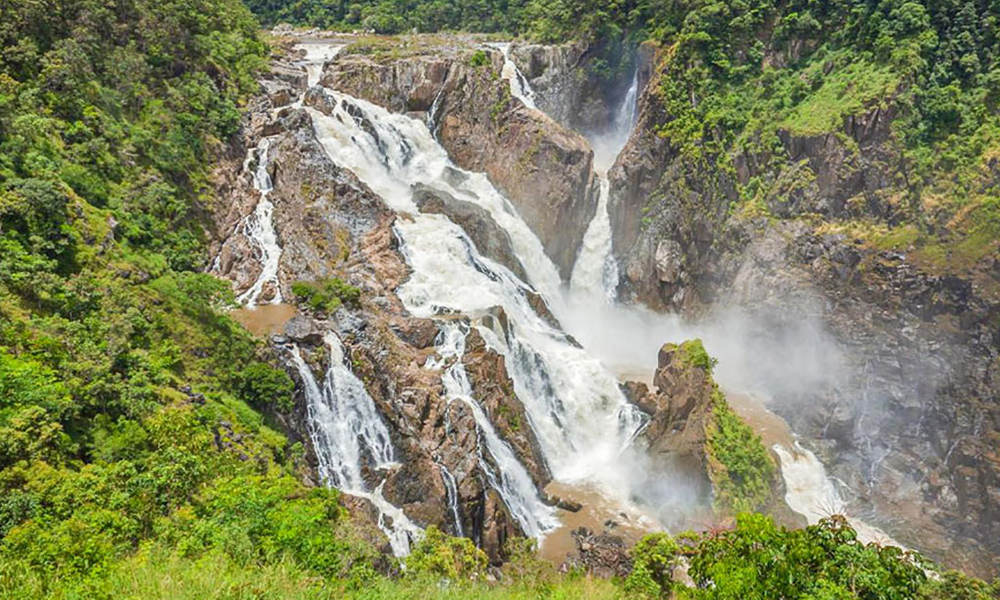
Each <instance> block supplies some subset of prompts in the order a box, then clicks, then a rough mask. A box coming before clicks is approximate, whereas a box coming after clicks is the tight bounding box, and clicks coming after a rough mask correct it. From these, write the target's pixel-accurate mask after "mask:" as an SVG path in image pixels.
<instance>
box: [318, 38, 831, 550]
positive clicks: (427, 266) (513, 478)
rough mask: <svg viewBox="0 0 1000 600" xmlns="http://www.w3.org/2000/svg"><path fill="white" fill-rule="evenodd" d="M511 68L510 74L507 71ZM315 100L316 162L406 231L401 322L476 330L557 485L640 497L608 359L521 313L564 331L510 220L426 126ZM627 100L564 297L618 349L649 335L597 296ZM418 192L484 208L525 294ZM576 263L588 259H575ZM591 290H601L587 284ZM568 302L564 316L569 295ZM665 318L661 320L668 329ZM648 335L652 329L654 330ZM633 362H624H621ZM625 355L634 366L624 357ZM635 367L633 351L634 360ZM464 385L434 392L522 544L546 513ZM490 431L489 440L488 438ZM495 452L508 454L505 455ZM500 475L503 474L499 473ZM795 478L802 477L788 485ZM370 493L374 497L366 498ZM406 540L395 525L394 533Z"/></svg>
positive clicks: (397, 516) (452, 350)
mask: <svg viewBox="0 0 1000 600" xmlns="http://www.w3.org/2000/svg"><path fill="white" fill-rule="evenodd" d="M500 49H501V50H503V52H504V57H505V71H506V78H507V79H508V81H509V82H510V84H511V92H512V94H513V95H514V96H515V97H518V98H519V99H520V100H521V101H522V102H524V103H525V105H527V106H529V107H534V106H535V104H534V98H533V95H532V94H531V90H530V86H528V85H527V81H526V80H525V79H524V78H523V75H520V72H519V71H517V70H516V66H514V65H513V63H512V62H511V61H510V56H509V46H508V47H506V48H503V47H502V46H501V47H500ZM508 62H510V63H511V64H510V65H507V64H506V63H508ZM312 73H313V71H310V78H311V81H318V75H316V76H315V77H314V76H313V75H312ZM317 73H318V71H317ZM322 93H324V94H326V96H327V100H328V104H329V106H331V107H332V109H331V110H330V111H329V112H330V114H324V113H323V112H320V111H318V110H315V109H312V108H309V109H308V110H309V113H310V115H311V117H312V120H313V125H314V128H315V130H316V133H317V137H318V139H319V140H320V142H321V144H322V145H323V147H324V149H325V150H326V152H327V154H328V155H329V156H330V158H331V159H332V160H333V161H334V162H335V163H336V164H337V165H338V166H340V167H342V168H347V169H349V170H351V171H352V172H354V173H355V174H356V175H357V176H358V177H359V178H360V179H361V180H362V181H363V182H364V183H365V184H366V185H368V187H369V188H371V189H372V190H373V191H374V192H376V193H377V194H378V195H379V196H381V197H382V198H383V200H384V201H385V202H386V203H387V205H388V206H389V207H390V208H392V209H393V210H395V211H396V212H398V213H401V214H406V215H408V216H407V218H406V219H399V220H398V221H397V224H396V226H395V233H396V235H397V237H398V239H399V241H400V250H401V252H402V253H403V254H404V256H405V258H406V260H407V263H408V264H409V266H410V267H411V269H412V274H411V276H410V279H409V280H408V281H407V282H406V283H405V284H404V285H403V286H401V287H400V288H399V290H397V293H398V295H399V297H400V299H401V300H402V301H403V303H404V305H405V306H406V308H407V309H408V310H409V312H410V313H411V314H413V315H414V316H417V317H424V318H434V317H438V316H440V315H441V314H444V313H461V314H464V315H465V316H466V317H468V318H469V319H471V320H472V322H473V323H479V324H478V325H473V326H475V327H477V329H478V331H479V332H480V333H481V334H482V336H483V338H484V339H485V340H486V342H487V344H488V345H489V347H491V348H492V349H494V350H496V351H497V352H499V353H501V354H503V355H504V357H505V359H506V365H507V369H508V373H509V375H510V377H511V379H512V380H513V381H514V387H515V392H516V394H517V396H518V398H519V399H521V401H522V403H523V405H524V407H525V410H526V414H527V417H528V421H529V423H530V425H531V427H532V430H533V431H534V432H535V434H536V437H537V438H538V440H539V443H540V446H541V449H542V452H543V455H544V457H545V459H546V461H547V463H548V464H549V466H550V468H551V470H552V472H553V475H554V476H555V478H556V479H557V480H560V481H562V482H569V483H573V482H582V481H589V482H592V483H594V484H596V485H598V486H599V487H600V488H602V489H603V490H604V491H606V492H607V494H608V496H609V497H612V498H619V499H622V500H623V501H624V502H627V501H628V499H629V498H630V497H633V496H638V497H640V498H641V497H643V493H642V492H643V490H641V489H631V488H630V483H631V482H630V475H629V473H630V471H631V470H634V469H635V468H637V467H638V468H642V467H641V466H639V465H632V464H629V462H628V461H629V460H632V459H631V458H630V456H631V454H632V453H626V452H623V449H625V448H626V447H627V446H628V444H629V443H630V441H631V440H632V439H633V437H634V436H635V435H636V434H637V432H638V431H640V430H641V428H642V427H643V426H644V423H645V420H646V417H645V415H643V414H642V413H641V412H640V411H638V410H637V409H635V407H633V406H631V405H629V404H628V403H627V402H626V401H625V399H624V397H623V396H622V394H621V391H620V390H619V388H618V383H617V380H616V378H615V377H614V376H612V375H611V374H610V373H609V372H608V371H607V370H606V369H605V368H604V366H602V364H601V361H600V360H598V359H597V358H595V355H602V356H603V355H606V354H607V352H606V351H602V352H595V353H594V354H591V353H588V351H586V350H584V349H582V348H580V347H579V346H577V345H576V344H575V343H573V341H572V340H571V339H570V338H568V337H567V335H566V334H565V333H564V332H562V331H561V330H559V329H558V328H557V327H554V326H552V325H551V324H549V323H548V322H547V321H545V320H544V319H542V318H540V317H539V315H538V314H537V313H536V312H535V311H534V310H533V309H532V308H531V305H530V303H529V301H528V299H529V297H528V294H530V293H531V292H532V291H533V290H537V291H538V292H539V293H540V294H541V295H542V296H543V297H544V298H545V300H546V301H547V302H548V303H549V304H550V305H551V306H553V308H554V310H555V312H556V314H557V315H559V316H560V318H564V315H563V314H560V313H561V312H562V311H564V310H565V309H566V305H564V304H561V302H562V301H563V300H564V298H563V297H562V295H561V281H560V279H559V276H558V272H557V270H556V268H555V266H554V265H553V264H552V263H551V261H549V259H548V258H547V257H546V255H545V253H544V252H543V250H542V246H541V244H540V242H539V241H538V239H537V237H535V235H534V234H533V233H532V232H531V230H530V229H529V228H528V227H527V225H526V224H525V223H524V222H523V220H521V218H520V217H519V216H518V214H517V212H516V210H514V209H513V207H512V206H511V204H510V203H509V202H508V201H507V200H506V199H505V198H504V197H503V196H502V195H501V194H500V193H499V192H497V190H496V189H494V188H493V186H492V185H491V184H490V182H489V181H488V180H487V179H486V177H485V176H484V175H482V174H477V173H470V172H466V171H463V170H461V169H458V168H457V167H455V166H454V165H453V164H451V162H450V160H449V159H448V156H447V153H446V151H445V150H444V149H443V148H442V147H441V146H440V145H439V144H438V143H437V141H436V140H435V139H434V136H433V135H432V133H431V131H430V129H429V128H428V123H424V122H420V121H417V120H414V119H412V118H409V117H407V116H404V115H398V114H393V113H389V112H388V111H386V110H384V109H382V108H380V107H377V106H375V105H372V104H370V103H368V102H365V101H363V100H359V99H356V98H352V97H350V96H347V95H344V94H341V93H339V92H337V91H334V90H328V89H323V90H322ZM637 95H638V78H637V77H636V78H634V79H633V83H632V86H631V87H630V89H629V91H628V93H627V94H626V95H625V100H624V102H623V105H622V107H621V109H620V110H619V112H618V115H617V116H616V118H615V119H614V127H613V128H612V129H613V131H612V132H611V133H610V134H606V135H605V136H595V137H592V141H593V143H594V147H595V151H596V157H595V167H596V168H597V169H598V172H599V176H600V177H601V178H602V179H604V181H602V182H601V183H602V188H603V189H602V196H603V198H602V199H603V202H602V203H601V207H600V210H599V211H598V215H597V216H596V217H595V223H592V224H591V231H588V234H587V237H588V238H590V237H595V238H598V240H599V241H600V243H599V244H595V245H594V247H593V248H591V249H586V248H584V249H582V250H581V257H580V259H578V261H577V271H579V275H578V274H577V273H576V272H575V273H574V278H573V286H572V287H573V288H575V289H576V290H588V289H589V290H600V291H602V292H604V294H603V296H604V298H607V299H609V300H611V302H601V303H600V305H601V307H603V308H598V309H597V310H606V311H613V314H611V313H609V314H611V316H612V317H613V318H612V321H613V322H615V323H619V322H620V323H623V324H625V325H626V326H625V328H624V329H623V330H622V331H619V332H618V334H617V336H616V337H618V338H621V337H623V336H625V337H628V336H629V335H630V334H629V333H628V332H630V331H633V330H632V328H631V326H633V325H637V326H640V327H648V323H649V321H648V318H649V317H648V315H646V313H645V312H643V311H637V310H633V309H632V307H626V306H621V305H618V304H616V303H614V302H613V296H609V295H608V294H607V290H609V289H611V288H613V287H615V286H616V284H617V274H615V273H612V275H613V277H611V276H608V274H607V272H606V270H605V268H604V265H603V261H605V260H607V258H606V257H608V255H609V254H610V224H609V219H608V215H607V187H606V183H605V182H606V177H604V176H603V173H604V172H605V171H606V169H607V168H609V167H610V165H611V163H612V162H613V161H614V159H615V157H616V155H617V153H618V152H619V151H620V149H621V148H622V147H623V144H624V142H625V140H626V139H627V137H628V135H629V131H630V129H631V127H632V125H633V124H634V122H635V119H636V107H635V104H636V98H637ZM431 126H433V125H431ZM607 140H611V141H610V142H608V141H607ZM417 183H420V184H424V185H428V186H430V187H432V188H437V189H439V190H441V191H444V192H446V193H449V194H451V195H453V196H455V197H458V198H461V199H463V200H466V201H469V202H472V203H474V204H477V205H478V206H481V207H482V208H484V209H486V210H487V211H488V212H489V213H490V214H491V216H492V217H493V218H494V219H495V221H496V222H497V224H498V225H500V226H501V227H502V228H503V229H504V230H506V231H507V233H508V234H509V235H510V238H511V241H512V247H513V249H514V251H515V253H516V255H517V256H518V258H519V259H520V260H521V262H522V264H523V265H524V268H525V271H526V272H527V274H528V282H524V281H520V280H519V279H518V278H517V277H516V276H514V275H513V274H512V273H511V272H510V271H509V270H508V269H506V268H505V267H503V266H501V265H499V264H497V263H495V262H493V261H491V260H490V259H487V258H485V257H483V256H481V255H479V253H478V252H477V250H476V248H475V246H474V244H473V243H472V242H471V240H469V238H468V236H467V235H466V234H465V232H464V231H463V230H462V229H461V228H459V227H458V226H457V225H455V224H454V223H452V222H451V221H450V220H449V219H448V218H447V217H445V216H442V215H430V214H422V213H420V212H419V211H418V210H417V207H416V206H415V203H414V202H413V194H412V191H411V186H413V185H414V184H417ZM592 234H593V236H592ZM605 240H606V241H605ZM584 254H586V255H587V256H589V257H590V258H585V257H584V256H582V255H584ZM612 262H613V261H612ZM595 265H600V266H599V267H597V266H595ZM597 274H599V276H598V275H597ZM598 279H600V282H599V283H595V281H597V280H598ZM581 297H586V296H583V295H581ZM590 297H591V298H592V297H593V295H591V296H590ZM569 302H570V303H574V292H573V291H571V293H570V296H569ZM497 309H502V310H503V313H504V314H505V316H506V319H504V320H503V325H500V324H499V323H500V320H498V319H489V318H487V317H488V316H490V315H496V311H497ZM619 313H620V314H619ZM633 313H635V314H633ZM639 313H642V314H639ZM602 314H603V313H602ZM666 319H668V320H669V317H666ZM450 327H455V325H454V324H448V325H445V327H444V329H445V331H446V332H448V331H450V329H449V328H450ZM654 329H660V327H659V326H658V325H657V327H654ZM635 331H636V332H638V331H639V330H635ZM675 333H676V332H675ZM639 337H640V338H644V337H649V336H648V335H640V336H639ZM459 338H461V340H463V341H464V335H459V334H458V333H451V334H446V335H444V336H443V338H442V340H441V342H440V345H439V348H438V353H439V355H440V356H441V357H442V358H444V357H450V358H452V359H454V360H455V361H456V363H460V361H459V359H460V356H461V352H462V350H460V349H459V346H458V341H456V340H457V339H459ZM659 339H660V343H662V341H664V340H667V339H673V338H671V337H664V336H662V335H661V336H660V338H659ZM677 339H681V338H677ZM585 343H586V342H585ZM595 350H596V349H595ZM654 350H655V349H654ZM634 353H635V350H633V351H632V354H634ZM625 354H627V355H629V356H631V354H629V353H628V352H626V353H625ZM645 354H646V352H645V350H643V356H645ZM653 354H655V352H653ZM653 354H650V357H651V356H652V355H653ZM648 358H649V357H646V358H645V359H643V360H640V361H639V362H638V363H637V364H645V362H644V360H646V359H648ZM442 364H443V363H442ZM431 366H433V364H432V365H431ZM463 372H464V369H462V370H459V369H458V368H457V367H455V366H454V365H453V366H452V367H449V368H448V369H447V372H446V373H445V375H444V376H443V379H444V380H445V385H446V386H447V387H450V389H449V396H451V397H452V401H462V402H465V403H466V404H467V405H468V406H469V407H470V409H472V410H473V413H474V415H475V418H476V421H477V425H478V426H479V429H480V430H481V439H482V441H483V442H484V444H483V446H481V451H483V450H484V449H485V453H484V454H483V455H482V456H481V458H482V464H484V465H485V468H484V469H483V470H484V472H485V473H486V475H487V478H488V479H489V482H490V485H491V486H492V487H494V488H495V489H496V490H497V491H498V492H499V493H500V494H501V497H502V498H503V499H504V501H505V503H507V505H508V507H509V508H510V509H511V512H512V514H514V515H515V517H516V518H517V519H518V521H519V522H520V523H521V524H522V527H524V529H525V531H526V532H527V533H529V535H540V532H544V531H545V529H546V528H547V527H548V526H549V525H548V524H549V523H550V522H551V521H550V519H551V518H552V516H551V514H552V513H551V509H550V508H549V507H547V506H545V505H544V504H542V503H541V502H540V501H539V500H538V494H537V490H535V489H534V487H533V485H532V484H531V482H530V478H529V477H527V475H526V472H525V470H524V467H523V465H520V464H519V463H518V461H517V459H516V457H514V456H513V454H512V453H510V454H507V453H506V452H504V450H503V448H504V447H506V445H505V444H504V443H503V441H502V440H500V439H499V438H497V437H495V431H493V429H492V426H491V425H490V422H489V419H488V416H487V415H485V413H484V412H483V411H482V409H481V407H479V406H478V404H477V403H476V402H475V399H474V398H472V397H471V393H470V392H469V390H468V387H467V380H465V382H464V383H463V377H462V376H461V374H462V373H463ZM491 431H492V432H493V434H492V435H489V432H491ZM491 440H492V441H491ZM506 448H507V451H508V452H509V451H510V449H509V447H506ZM776 451H777V450H776ZM487 453H488V454H487ZM779 455H780V453H779ZM803 456H805V457H806V459H807V460H806V462H807V463H808V467H809V468H808V469H799V470H798V471H796V466H795V465H796V461H798V462H801V461H802V460H803V459H802V457H803ZM789 457H792V458H793V459H794V460H791V462H790V461H788V460H782V470H783V474H784V475H785V479H786V481H788V482H790V483H789V489H790V490H800V489H803V488H805V489H808V488H809V486H816V487H817V489H819V490H820V493H819V496H822V497H825V498H826V500H821V501H820V503H821V504H822V503H824V502H828V501H829V500H830V498H831V497H832V496H830V495H829V494H827V493H826V492H825V491H824V490H826V491H829V489H833V491H834V492H835V491H836V490H835V489H834V488H832V486H831V484H830V482H829V480H828V479H826V475H825V472H824V471H822V465H821V464H819V462H818V461H817V460H815V456H812V458H811V459H809V458H808V457H809V455H808V454H805V453H799V454H797V455H794V456H793V455H792V454H789ZM817 465H818V467H819V468H818V469H817V468H816V467H817ZM497 470H499V471H500V472H499V473H496V471H497ZM817 472H819V473H820V474H821V475H820V478H819V479H816V477H814V476H815V475H816V473H817ZM796 473H800V474H802V473H804V475H803V477H802V478H801V479H796V477H797V475H796ZM522 475H523V477H522ZM441 476H442V479H443V480H444V481H445V487H446V491H447V494H448V496H449V498H448V502H449V506H450V510H451V514H452V517H453V518H455V521H456V530H457V531H461V529H460V528H461V523H460V518H459V511H458V505H457V488H458V483H459V482H458V481H456V480H455V478H454V476H453V475H452V474H451V473H450V472H447V469H444V468H442V470H441ZM800 480H801V481H804V482H806V483H805V484H804V485H803V486H799V485H797V484H795V482H796V481H800ZM824 482H825V483H824ZM824 486H831V487H824ZM379 489H381V488H377V489H376V492H375V494H376V496H377V495H378V491H379ZM792 493H793V492H792V491H790V494H792ZM794 493H796V494H798V493H799V492H794ZM379 499H380V500H381V502H382V503H384V504H383V505H382V506H380V510H382V511H383V514H384V515H388V516H390V517H391V518H392V519H393V522H394V525H395V524H396V523H404V524H409V526H412V524H411V523H409V521H408V520H407V519H406V518H405V515H402V512H401V511H399V509H398V508H396V507H393V506H391V505H389V504H388V503H387V502H385V501H384V499H381V498H380V496H379ZM796 503H798V504H796ZM789 504H790V505H793V506H799V508H803V507H804V506H805V505H806V504H808V503H807V502H806V500H804V499H803V498H802V497H801V495H800V496H799V497H790V498H789ZM376 505H377V506H378V505H379V504H378V503H376ZM836 506H842V504H836ZM796 510H798V509H796ZM803 510H806V509H805V508H803ZM827 514H828V513H827ZM406 528H407V527H406V526H405V525H404V526H403V529H406Z"/></svg>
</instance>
